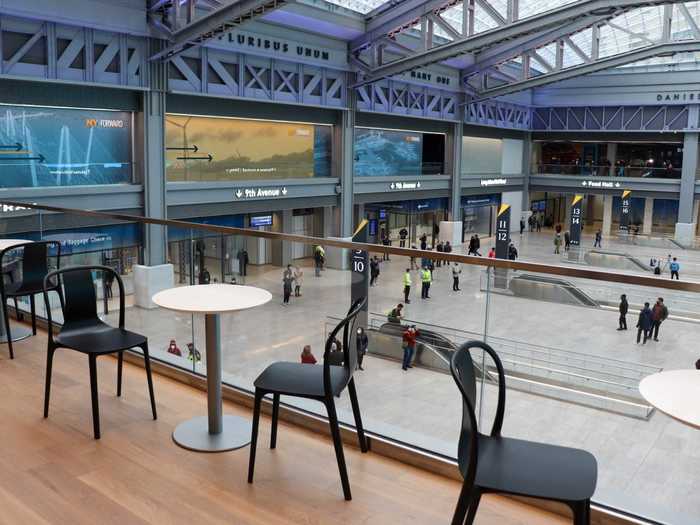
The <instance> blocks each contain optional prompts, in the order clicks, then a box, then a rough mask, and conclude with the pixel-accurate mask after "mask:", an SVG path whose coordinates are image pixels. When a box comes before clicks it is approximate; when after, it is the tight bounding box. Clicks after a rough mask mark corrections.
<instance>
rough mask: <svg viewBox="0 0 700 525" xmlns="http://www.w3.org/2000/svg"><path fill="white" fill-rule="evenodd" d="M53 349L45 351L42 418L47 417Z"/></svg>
mask: <svg viewBox="0 0 700 525" xmlns="http://www.w3.org/2000/svg"><path fill="white" fill-rule="evenodd" d="M55 351H56V349H55V348H51V347H49V348H48V349H47V351H46V388H45V389H44V417H49V398H50V397H51V371H52V370H53V354H54V352H55Z"/></svg>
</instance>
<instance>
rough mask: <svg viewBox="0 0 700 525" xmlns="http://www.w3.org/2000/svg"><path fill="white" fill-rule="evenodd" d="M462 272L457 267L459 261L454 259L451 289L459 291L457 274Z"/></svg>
mask: <svg viewBox="0 0 700 525" xmlns="http://www.w3.org/2000/svg"><path fill="white" fill-rule="evenodd" d="M461 273H462V269H461V268H460V267H459V263H458V262H457V261H455V263H454V264H453V265H452V291H453V292H459V291H460V290H459V274H461Z"/></svg>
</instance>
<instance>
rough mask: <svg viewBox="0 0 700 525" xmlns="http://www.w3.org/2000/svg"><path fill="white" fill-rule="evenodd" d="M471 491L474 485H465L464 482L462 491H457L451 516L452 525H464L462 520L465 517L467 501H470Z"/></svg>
mask: <svg viewBox="0 0 700 525" xmlns="http://www.w3.org/2000/svg"><path fill="white" fill-rule="evenodd" d="M473 489H474V485H473V484H472V483H467V481H466V480H465V481H464V482H463V483H462V490H460V491H459V499H458V500H457V506H456V507H455V512H454V514H453V515H452V525H464V519H465V518H466V517H467V511H468V510H469V501H470V499H471V495H472V491H473Z"/></svg>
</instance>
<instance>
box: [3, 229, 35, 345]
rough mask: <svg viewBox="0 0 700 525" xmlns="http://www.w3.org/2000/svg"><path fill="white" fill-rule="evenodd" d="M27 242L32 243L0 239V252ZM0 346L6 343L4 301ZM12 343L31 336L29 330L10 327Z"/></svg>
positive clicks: (4, 305) (21, 326)
mask: <svg viewBox="0 0 700 525" xmlns="http://www.w3.org/2000/svg"><path fill="white" fill-rule="evenodd" d="M27 242H32V241H28V240H25V239H0V251H2V250H5V249H7V248H12V247H13V246H16V245H18V244H25V243H27ZM0 278H3V279H4V277H3V276H1V275H0ZM0 303H2V304H0V344H2V343H7V331H6V329H5V308H6V306H7V305H6V304H5V303H4V301H0ZM17 315H19V312H17ZM11 332H12V342H13V343H14V342H15V341H20V340H22V339H26V338H27V337H29V336H30V335H32V331H31V329H29V328H27V327H26V326H24V325H16V326H13V327H12V330H11Z"/></svg>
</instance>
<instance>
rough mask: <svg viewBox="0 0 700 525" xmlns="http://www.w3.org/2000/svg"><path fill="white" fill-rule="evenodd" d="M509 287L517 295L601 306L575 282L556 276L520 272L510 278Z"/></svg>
mask: <svg viewBox="0 0 700 525" xmlns="http://www.w3.org/2000/svg"><path fill="white" fill-rule="evenodd" d="M509 288H510V290H511V292H513V295H515V296H517V297H526V298H529V299H538V300H540V301H551V302H557V303H564V304H574V305H580V306H593V307H596V308H598V307H599V306H600V305H599V304H598V301H596V300H595V299H593V298H592V297H591V296H589V295H588V294H587V293H585V292H584V291H582V290H581V289H580V288H578V287H577V286H576V285H574V284H573V283H571V282H569V281H566V280H564V279H557V278H556V277H545V276H543V275H534V274H520V275H517V276H515V277H513V278H512V279H511V280H510V283H509Z"/></svg>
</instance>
